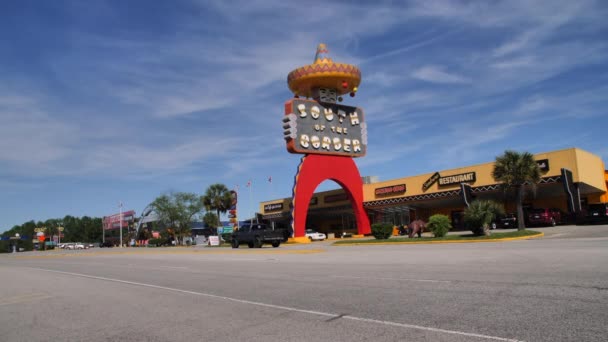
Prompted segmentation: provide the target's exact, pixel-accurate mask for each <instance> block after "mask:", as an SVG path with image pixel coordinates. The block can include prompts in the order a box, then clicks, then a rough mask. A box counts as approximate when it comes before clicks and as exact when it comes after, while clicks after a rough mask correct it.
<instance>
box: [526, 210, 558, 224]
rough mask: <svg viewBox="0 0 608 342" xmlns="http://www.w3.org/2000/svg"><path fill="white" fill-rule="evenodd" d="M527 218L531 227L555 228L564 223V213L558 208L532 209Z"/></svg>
mask: <svg viewBox="0 0 608 342" xmlns="http://www.w3.org/2000/svg"><path fill="white" fill-rule="evenodd" d="M527 217H528V224H529V225H531V226H535V225H536V226H552V227H555V226H556V225H558V224H560V223H562V211H561V210H559V209H557V208H531V209H529V210H528V216H527Z"/></svg>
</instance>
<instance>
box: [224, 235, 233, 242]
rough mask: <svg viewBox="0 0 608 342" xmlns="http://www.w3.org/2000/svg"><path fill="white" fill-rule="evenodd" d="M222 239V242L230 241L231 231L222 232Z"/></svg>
mask: <svg viewBox="0 0 608 342" xmlns="http://www.w3.org/2000/svg"><path fill="white" fill-rule="evenodd" d="M222 240H224V242H226V243H231V242H232V233H223V234H222Z"/></svg>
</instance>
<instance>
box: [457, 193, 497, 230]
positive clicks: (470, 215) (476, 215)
mask: <svg viewBox="0 0 608 342" xmlns="http://www.w3.org/2000/svg"><path fill="white" fill-rule="evenodd" d="M504 212H505V210H504V208H503V206H502V205H501V204H499V203H496V202H494V201H489V200H478V201H473V202H471V205H469V207H468V208H467V209H465V211H464V223H465V224H466V226H467V227H468V229H470V230H471V231H472V232H473V234H475V235H478V236H480V235H490V223H492V221H493V220H494V219H495V218H496V217H497V216H498V215H502V214H504Z"/></svg>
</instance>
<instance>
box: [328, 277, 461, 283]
mask: <svg viewBox="0 0 608 342" xmlns="http://www.w3.org/2000/svg"><path fill="white" fill-rule="evenodd" d="M332 277H334V278H346V279H366V280H369V279H370V277H351V276H339V275H335V276H332ZM373 279H374V280H398V281H418V282H423V283H451V281H449V280H433V279H413V278H379V277H373Z"/></svg>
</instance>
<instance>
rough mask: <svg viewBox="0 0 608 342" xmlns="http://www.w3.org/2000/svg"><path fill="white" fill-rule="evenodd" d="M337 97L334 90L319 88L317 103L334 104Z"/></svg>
mask: <svg viewBox="0 0 608 342" xmlns="http://www.w3.org/2000/svg"><path fill="white" fill-rule="evenodd" d="M337 100H338V95H337V92H336V89H330V88H319V101H321V102H330V103H336V101H337Z"/></svg>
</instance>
